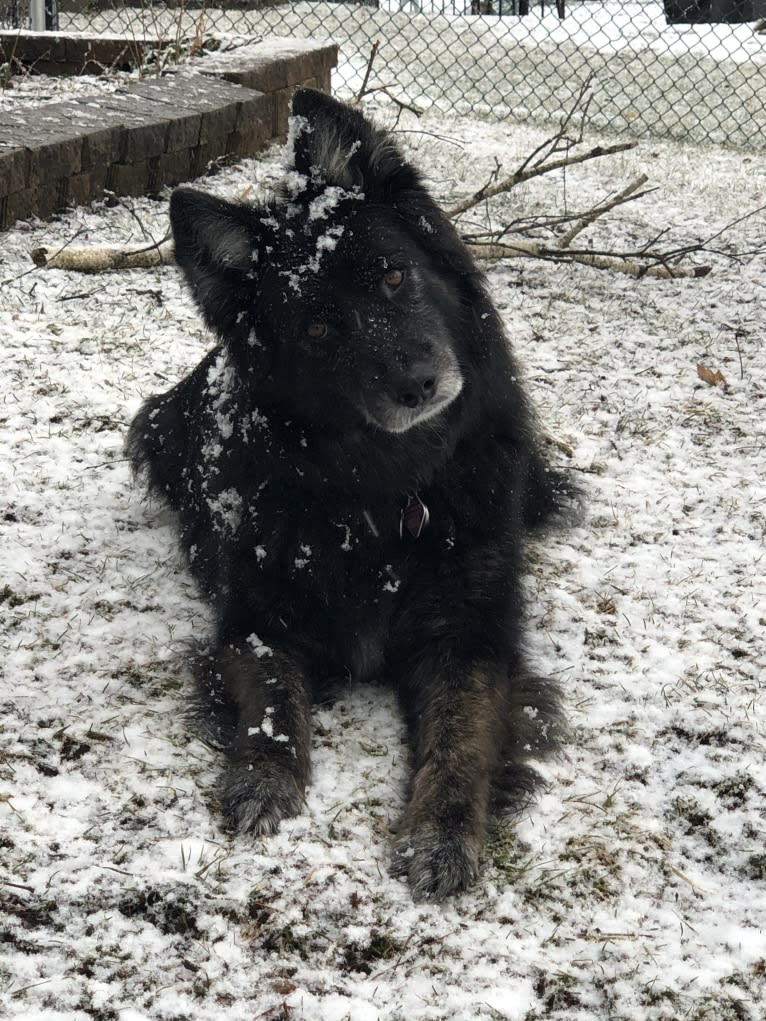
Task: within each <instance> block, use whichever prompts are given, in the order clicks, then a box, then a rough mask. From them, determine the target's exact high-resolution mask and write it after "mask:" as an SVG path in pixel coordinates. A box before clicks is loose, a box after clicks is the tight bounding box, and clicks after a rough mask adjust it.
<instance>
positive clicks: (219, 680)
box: [200, 641, 311, 834]
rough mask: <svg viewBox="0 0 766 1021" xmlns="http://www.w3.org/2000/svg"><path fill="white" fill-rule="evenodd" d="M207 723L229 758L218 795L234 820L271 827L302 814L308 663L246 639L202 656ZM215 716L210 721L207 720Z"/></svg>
mask: <svg viewBox="0 0 766 1021" xmlns="http://www.w3.org/2000/svg"><path fill="white" fill-rule="evenodd" d="M202 666H203V669H202V671H201V677H200V694H201V714H200V715H202V716H204V714H205V713H207V714H208V720H207V721H205V720H204V719H203V723H206V724H207V726H208V730H209V732H211V733H212V730H213V729H214V728H216V733H215V734H214V735H213V736H214V739H215V740H216V741H217V743H219V744H221V745H222V746H223V749H224V751H225V752H226V754H227V756H228V757H229V759H230V760H231V761H230V763H229V765H227V767H226V768H225V770H224V775H223V785H222V791H221V801H222V804H223V808H224V812H225V814H226V818H227V821H228V824H229V826H230V827H231V828H232V829H234V830H238V831H239V832H248V833H256V834H266V833H274V832H275V831H276V829H277V828H278V826H279V823H280V821H281V820H282V819H285V818H289V817H290V816H294V815H298V813H299V812H300V811H301V808H302V806H303V803H304V797H303V792H304V789H305V787H306V784H307V783H308V780H309V772H310V763H309V748H310V738H311V729H310V699H309V695H308V692H307V685H306V682H305V676H304V670H303V666H302V664H301V663H300V661H299V659H298V658H297V657H295V656H293V655H291V654H290V653H287V652H283V651H280V650H277V649H267V648H266V647H265V646H263V645H255V647H253V645H252V644H251V643H250V642H248V641H244V642H239V643H234V644H225V645H223V646H221V647H220V648H219V649H218V650H217V651H216V653H215V654H214V655H213V656H212V657H210V658H208V657H205V659H204V662H203V664H202ZM211 722H212V723H213V727H211V726H210V724H211Z"/></svg>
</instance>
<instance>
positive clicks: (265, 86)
mask: <svg viewBox="0 0 766 1021" xmlns="http://www.w3.org/2000/svg"><path fill="white" fill-rule="evenodd" d="M17 38H18V37H17ZM336 61H337V48H336V47H335V46H327V45H320V44H317V43H312V42H309V41H304V40H284V39H273V40H267V41H265V42H261V43H257V44H251V45H248V46H243V47H240V48H238V49H237V50H234V51H231V53H227V54H225V55H220V56H218V55H214V57H211V58H207V57H203V58H200V59H199V60H196V61H194V62H193V65H194V67H193V69H192V67H191V66H186V67H182V68H180V69H179V70H178V71H177V72H176V73H175V74H172V75H168V76H166V77H164V78H154V79H146V80H143V81H138V82H135V83H131V84H130V85H128V86H126V87H125V88H124V89H122V90H120V91H119V92H116V93H111V94H109V95H99V96H87V97H80V98H76V99H70V100H67V101H66V102H62V103H55V104H50V105H47V106H42V107H38V108H36V109H34V110H31V111H25V112H23V113H22V112H20V111H14V110H13V107H11V108H10V109H8V110H7V111H4V112H0V229H7V228H8V227H9V226H12V225H13V223H15V221H16V220H18V219H23V218H25V217H28V216H38V217H41V218H46V217H48V216H50V215H51V214H52V213H54V212H56V210H58V209H61V208H63V207H65V206H69V205H80V204H83V203H86V202H89V201H91V200H92V199H95V198H98V197H100V196H101V195H103V194H104V192H105V191H111V192H114V193H115V194H118V195H144V194H153V193H156V192H157V191H159V190H160V189H161V188H163V187H164V186H165V185H174V184H178V183H179V182H181V181H187V180H190V179H192V178H194V177H198V176H200V175H201V174H204V173H205V172H206V170H207V169H208V167H209V166H210V165H211V163H213V162H214V161H215V160H218V159H220V158H221V157H226V156H235V157H243V156H252V155H255V154H256V153H257V152H259V151H260V150H261V149H263V148H264V147H265V146H266V145H268V143H269V142H270V141H271V140H272V139H275V138H279V137H283V136H284V134H285V132H286V130H287V113H288V104H289V97H290V95H291V94H292V91H293V90H294V88H295V86H296V85H298V84H306V85H312V86H314V87H318V88H322V89H324V90H325V91H329V87H330V72H331V69H332V67H334V66H335V63H336Z"/></svg>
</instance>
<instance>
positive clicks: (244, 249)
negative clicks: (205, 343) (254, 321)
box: [170, 188, 263, 334]
mask: <svg viewBox="0 0 766 1021" xmlns="http://www.w3.org/2000/svg"><path fill="white" fill-rule="evenodd" d="M170 225H171V227H172V229H173V242H174V245H175V257H176V262H177V263H178V265H179V266H180V267H181V269H182V270H183V272H184V275H185V276H186V279H187V281H188V282H189V285H190V287H191V290H192V293H193V294H194V297H195V300H196V301H197V304H198V305H199V308H200V310H201V311H202V314H203V315H204V317H205V320H206V321H207V323H208V325H209V326H211V327H212V328H213V329H215V330H217V331H218V332H220V333H224V334H225V333H227V332H229V331H230V328H231V326H232V323H233V322H236V321H237V317H238V316H239V313H240V312H241V311H242V308H241V306H242V302H243V292H244V291H245V290H246V289H247V290H249V291H250V292H252V289H253V286H254V281H255V279H256V276H257V269H258V261H259V251H260V248H261V238H262V232H263V227H262V225H261V223H260V220H259V217H258V215H257V213H256V211H255V210H254V209H252V208H251V207H249V206H245V205H234V204H233V203H231V202H225V201H224V200H223V199H219V198H216V197H215V196H213V195H207V194H205V192H201V191H197V190H196V189H194V188H177V189H176V190H175V191H174V192H173V195H172V196H171V199H170ZM240 319H241V317H240Z"/></svg>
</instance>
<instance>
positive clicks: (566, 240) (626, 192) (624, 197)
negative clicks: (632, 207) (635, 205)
mask: <svg viewBox="0 0 766 1021" xmlns="http://www.w3.org/2000/svg"><path fill="white" fill-rule="evenodd" d="M648 180H649V178H648V177H647V176H646V174H641V176H640V177H637V178H636V179H635V181H633V182H631V184H629V185H628V186H627V188H623V190H622V191H621V192H618V194H617V195H615V197H614V198H613V199H611V200H610V201H609V202H604V203H603V204H602V205H600V206H594V207H593V209H591V210H590V211H589V212H588V213H586V214H585V216H583V217H582V219H581V220H580V221H579V222H578V223H576V224H575V225H574V227H572V228H571V229H570V230H568V231H567V232H566V234H564V235H562V236H561V237H560V238H559V246H560V247H561V248H568V247H569V245H571V243H572V241H574V239H575V238H576V237H577V235H578V234H579V233H581V231H583V230H585V228H586V227H589V226H590V225H591V224H592V223H593V222H594V221H595V220H597V219H598V218H599V216H603V215H604V213H608V212H609V210H610V209H614V208H615V207H616V206H621V205H624V204H625V203H626V202H630V201H632V200H633V201H634V200H636V199H640V198H643V196H644V195H648V194H649V192H650V191H655V190H656V189H654V188H649V189H647V190H646V191H641V192H639V193H638V195H636V194H635V193H636V192H637V191H638V189H639V188H641V187H642V186H643V185H645V184H646V182H647V181H648Z"/></svg>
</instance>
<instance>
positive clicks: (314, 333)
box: [306, 322, 327, 340]
mask: <svg viewBox="0 0 766 1021" xmlns="http://www.w3.org/2000/svg"><path fill="white" fill-rule="evenodd" d="M306 333H307V334H308V335H309V337H311V339H312V340H321V339H322V338H323V337H326V336H327V323H320V322H313V323H309V324H308V326H307V327H306Z"/></svg>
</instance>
